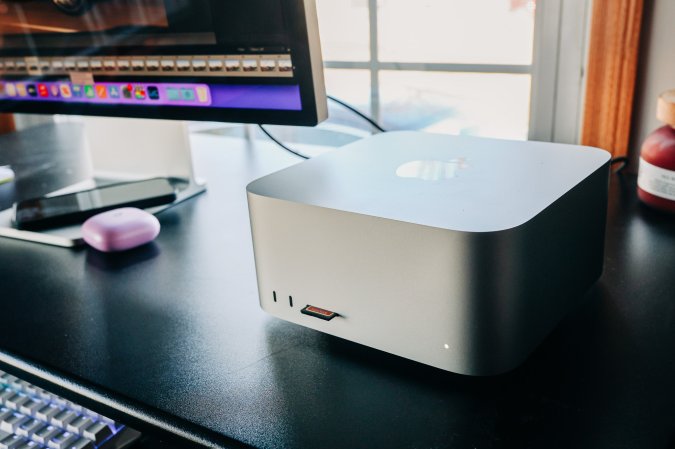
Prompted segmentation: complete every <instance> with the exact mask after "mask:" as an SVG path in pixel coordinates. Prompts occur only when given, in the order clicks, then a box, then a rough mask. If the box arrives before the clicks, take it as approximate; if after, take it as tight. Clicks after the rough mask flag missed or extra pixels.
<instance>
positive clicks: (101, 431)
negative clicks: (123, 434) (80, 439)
mask: <svg viewBox="0 0 675 449" xmlns="http://www.w3.org/2000/svg"><path fill="white" fill-rule="evenodd" d="M110 435H112V430H110V427H108V425H107V424H106V423H102V422H97V423H94V424H92V425H91V426H89V427H87V428H86V429H85V430H84V437H85V438H88V439H90V440H92V441H93V442H94V443H96V444H99V443H100V442H101V441H103V440H105V439H106V438H108V437H109V436H110Z"/></svg>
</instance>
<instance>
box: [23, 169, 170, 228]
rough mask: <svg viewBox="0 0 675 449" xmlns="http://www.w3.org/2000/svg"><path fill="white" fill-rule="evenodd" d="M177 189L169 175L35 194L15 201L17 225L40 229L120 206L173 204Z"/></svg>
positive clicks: (57, 225) (53, 226) (74, 222)
mask: <svg viewBox="0 0 675 449" xmlns="http://www.w3.org/2000/svg"><path fill="white" fill-rule="evenodd" d="M175 200H176V191H175V189H174V187H173V186H172V185H171V183H170V182H169V181H168V180H167V179H166V178H153V179H148V180H144V181H134V182H124V183H120V184H112V185H107V186H103V187H99V188H96V189H91V190H84V191H82V192H76V193H70V194H67V195H59V196H52V197H40V198H32V199H29V200H24V201H19V202H18V203H15V204H14V225H15V226H16V227H17V229H23V230H30V231H36V230H40V229H48V228H55V227H59V226H66V225H71V224H77V223H82V222H83V221H85V220H86V219H87V218H89V217H92V216H94V215H96V214H98V213H101V212H105V211H108V210H112V209H117V208H118V207H138V208H141V209H143V208H146V207H153V206H160V205H162V204H169V203H172V202H174V201H175Z"/></svg>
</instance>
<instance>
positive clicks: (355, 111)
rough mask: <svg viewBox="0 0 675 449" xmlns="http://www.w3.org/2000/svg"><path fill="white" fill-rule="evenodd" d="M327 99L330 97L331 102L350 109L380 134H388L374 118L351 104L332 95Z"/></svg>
mask: <svg viewBox="0 0 675 449" xmlns="http://www.w3.org/2000/svg"><path fill="white" fill-rule="evenodd" d="M327 97H328V99H329V100H331V101H334V102H335V103H337V104H339V105H340V106H342V107H344V108H347V109H349V110H350V111H352V112H353V113H354V114H356V115H358V116H359V117H361V118H362V119H363V120H365V121H367V122H368V123H370V124H371V125H372V126H373V128H375V129H376V130H378V131H379V132H381V133H386V132H387V130H386V129H384V128H383V127H382V126H380V124H379V123H377V122H376V121H375V120H373V119H372V118H370V117H368V116H367V115H366V114H364V113H363V112H361V111H359V110H358V109H356V108H355V107H354V106H352V105H350V104H349V103H345V102H344V101H342V100H340V99H339V98H335V97H334V96H332V95H327Z"/></svg>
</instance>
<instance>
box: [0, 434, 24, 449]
mask: <svg viewBox="0 0 675 449" xmlns="http://www.w3.org/2000/svg"><path fill="white" fill-rule="evenodd" d="M25 442H26V440H24V439H23V438H21V437H20V436H19V435H10V436H8V437H7V438H5V439H4V440H0V449H16V448H17V447H19V446H21V445H22V444H23V443H25Z"/></svg>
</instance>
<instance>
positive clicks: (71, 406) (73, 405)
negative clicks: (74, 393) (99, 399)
mask: <svg viewBox="0 0 675 449" xmlns="http://www.w3.org/2000/svg"><path fill="white" fill-rule="evenodd" d="M66 408H69V409H70V410H72V411H74V412H77V413H82V406H81V405H80V404H76V403H74V402H71V401H68V403H66Z"/></svg>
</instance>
